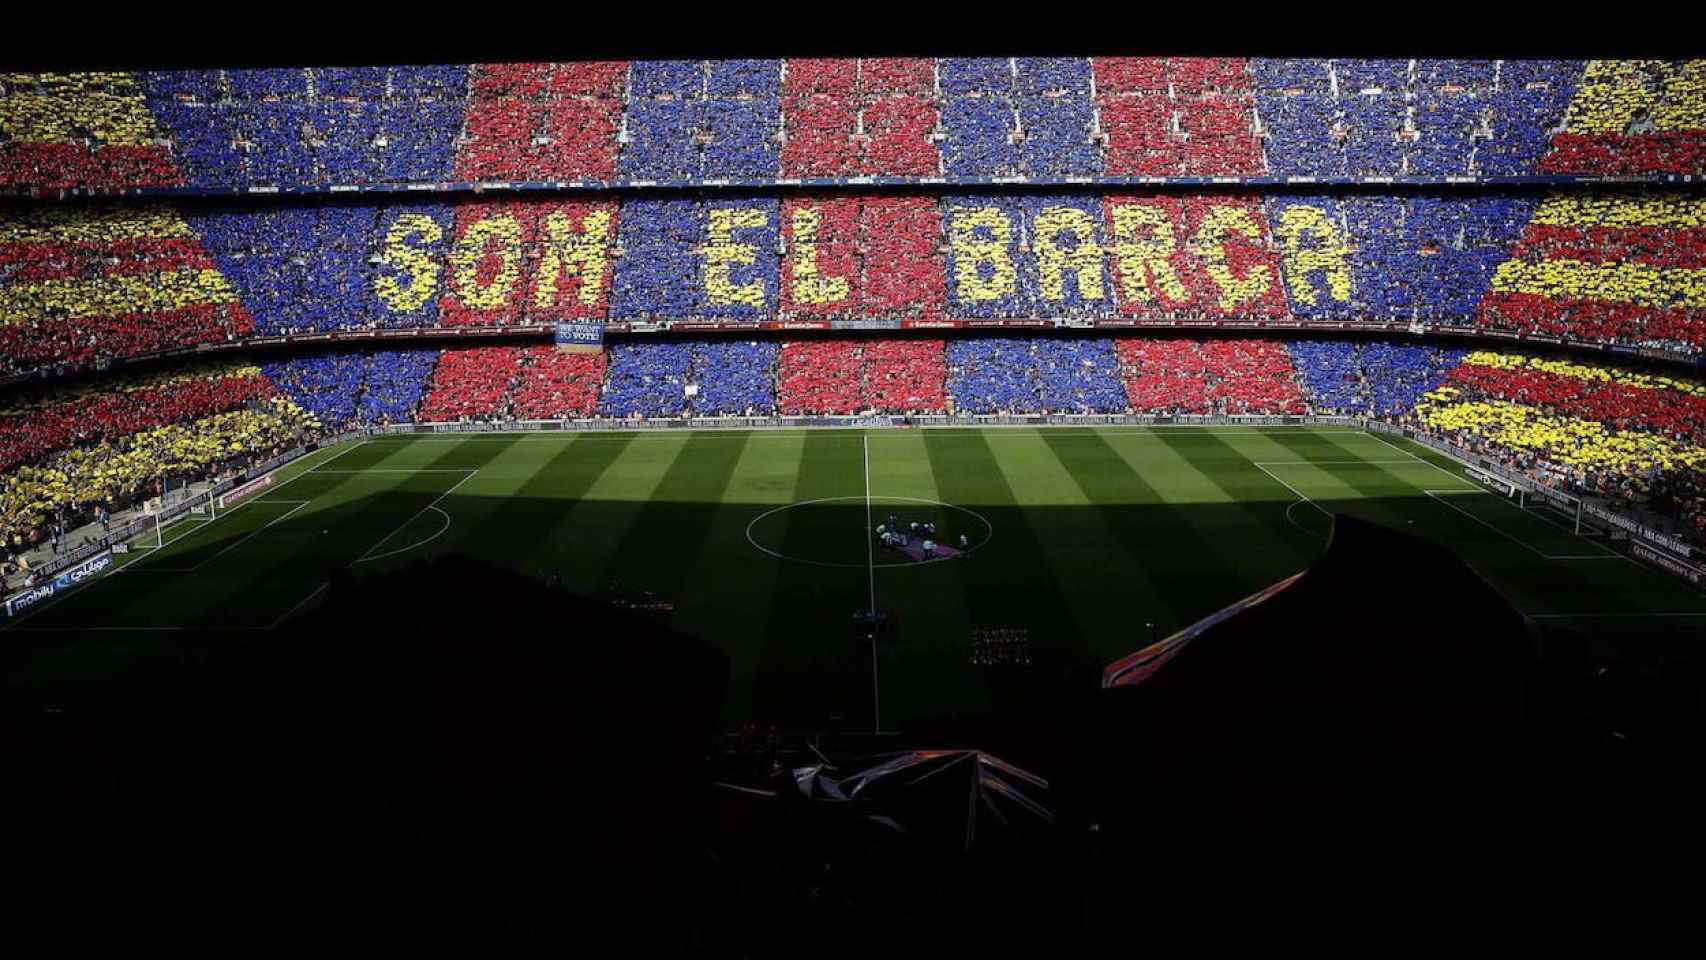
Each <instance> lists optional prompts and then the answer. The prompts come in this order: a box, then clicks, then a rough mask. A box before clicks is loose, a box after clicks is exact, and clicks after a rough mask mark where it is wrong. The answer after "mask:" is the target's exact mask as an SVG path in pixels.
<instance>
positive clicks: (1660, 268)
mask: <svg viewBox="0 0 1706 960" xmlns="http://www.w3.org/2000/svg"><path fill="white" fill-rule="evenodd" d="M1500 260H1501V262H1500V264H1499V266H1498V268H1497V273H1496V274H1494V275H1493V277H1492V279H1491V284H1490V289H1489V290H1488V292H1487V295H1486V298H1485V299H1484V300H1483V301H1482V303H1481V310H1480V313H1479V316H1478V317H1477V320H1478V322H1479V323H1480V324H1482V325H1484V326H1489V327H1497V328H1501V329H1507V330H1519V331H1523V332H1526V333H1539V334H1545V335H1551V336H1559V337H1572V338H1575V339H1578V340H1590V341H1600V342H1606V343H1622V344H1629V345H1633V346H1641V347H1651V348H1657V349H1663V350H1674V351H1678V352H1683V353H1699V352H1700V351H1701V350H1702V349H1703V348H1706V280H1702V279H1701V270H1702V268H1703V267H1706V200H1703V199H1701V198H1700V197H1699V196H1698V195H1695V194H1688V193H1641V194H1635V193H1595V194H1591V195H1578V194H1555V195H1553V196H1549V197H1547V198H1546V199H1545V200H1544V201H1543V202H1542V203H1540V205H1539V207H1538V209H1537V210H1536V211H1535V213H1534V216H1533V218H1532V222H1530V223H1529V224H1528V225H1527V227H1526V229H1524V230H1523V231H1522V233H1521V235H1520V237H1519V238H1518V239H1517V242H1516V244H1515V246H1514V249H1513V250H1512V251H1511V252H1510V254H1509V256H1508V258H1500Z"/></svg>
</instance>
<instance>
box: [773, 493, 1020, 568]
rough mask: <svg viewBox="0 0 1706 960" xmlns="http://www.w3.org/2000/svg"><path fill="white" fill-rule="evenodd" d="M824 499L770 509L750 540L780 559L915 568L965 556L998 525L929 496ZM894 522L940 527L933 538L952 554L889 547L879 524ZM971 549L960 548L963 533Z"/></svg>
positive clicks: (906, 530) (822, 564)
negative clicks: (920, 553)
mask: <svg viewBox="0 0 1706 960" xmlns="http://www.w3.org/2000/svg"><path fill="white" fill-rule="evenodd" d="M866 501H867V498H866V497H862V496H860V497H824V498H821V499H817V500H803V501H801V502H799V503H790V504H787V505H786V506H781V507H775V508H773V509H770V510H766V511H764V512H763V513H761V514H759V515H758V516H756V517H754V518H753V520H752V522H751V523H750V524H748V525H747V528H746V539H747V540H748V541H749V542H750V543H751V544H752V545H753V547H755V548H757V549H758V550H759V551H760V552H762V553H766V554H769V555H770V556H772V557H775V558H776V559H778V560H788V561H792V562H794V563H806V564H811V565H813V566H819V567H859V568H863V567H864V566H865V565H866V564H867V563H869V564H870V565H871V566H874V567H912V566H919V565H922V564H926V563H941V562H944V561H948V560H954V559H960V558H962V557H966V556H969V555H971V554H973V553H976V552H977V549H978V548H979V547H981V546H983V545H984V544H985V543H987V542H989V538H990V537H991V536H993V535H994V533H995V527H994V526H993V525H992V524H991V523H990V522H989V520H988V518H986V517H985V516H984V515H983V514H981V513H978V512H977V511H976V510H973V509H971V508H969V507H962V506H959V505H957V504H952V503H944V502H943V501H940V500H931V499H927V498H923V497H890V496H872V497H870V498H869V508H868V509H867V504H866ZM891 521H892V522H893V523H894V524H895V525H896V526H897V527H898V528H899V529H900V530H901V531H902V532H903V533H907V534H908V536H910V535H911V533H910V531H911V526H912V524H914V523H918V524H932V525H934V529H935V531H936V532H935V534H934V535H933V536H932V537H931V539H933V540H934V541H936V542H937V543H940V544H941V545H942V546H943V547H944V548H947V550H946V552H945V553H944V554H942V555H939V556H936V557H934V558H932V559H928V560H925V559H919V558H917V556H916V551H911V552H902V551H901V550H897V549H893V548H890V547H885V546H883V545H882V544H881V543H879V542H878V541H877V529H876V528H877V527H878V526H888V525H889V524H890V523H891ZM961 536H964V537H965V542H966V547H965V549H964V550H963V551H961V550H960V546H959V545H960V537H961Z"/></svg>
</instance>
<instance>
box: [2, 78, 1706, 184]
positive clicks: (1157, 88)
mask: <svg viewBox="0 0 1706 960" xmlns="http://www.w3.org/2000/svg"><path fill="white" fill-rule="evenodd" d="M1703 162H1706V61H1701V60H1689V61H1663V60H1589V61H1583V60H1425V59H1424V60H1323V59H1263V58H1255V59H1245V58H1231V57H1228V58H1194V57H1170V58H1169V57H1015V58H1007V57H992V58H962V57H943V58H912V59H899V58H878V59H863V60H858V59H838V60H813V59H785V60H782V59H776V60H705V61H698V60H678V61H645V60H637V61H632V62H629V61H608V62H591V63H511V64H462V65H440V66H408V67H339V68H318V69H260V70H164V71H157V70H150V71H138V72H112V73H63V74H21V73H11V74H5V75H0V185H4V186H10V187H17V188H34V189H48V190H54V189H67V188H84V189H87V188H97V189H109V190H110V189H123V188H132V189H134V188H155V187H172V186H192V187H199V188H204V189H218V188H233V187H268V188H287V189H289V188H316V187H317V188H325V187H328V186H333V185H337V186H346V187H347V186H357V187H359V186H372V185H404V184H422V183H438V182H468V181H488V182H489V181H499V182H503V181H598V182H613V181H615V182H622V183H633V182H636V181H637V182H640V183H650V182H658V181H662V182H691V181H695V180H704V179H733V180H741V181H759V182H769V181H774V180H778V179H787V178H805V177H828V178H847V177H882V178H898V179H904V180H914V181H916V180H918V179H920V178H932V177H955V178H965V179H974V180H975V179H986V180H987V179H992V178H1013V177H1027V178H1035V179H1042V180H1048V179H1058V178H1064V177H1099V176H1110V177H1119V176H1127V177H1131V176H1139V177H1169V176H1192V177H1212V176H1230V177H1261V176H1281V177H1283V176H1310V177H1323V178H1332V177H1398V176H1414V177H1447V176H1457V177H1508V176H1524V175H1537V174H1548V173H1572V174H1651V173H1693V172H1699V171H1700V170H1701V168H1702V163H1703Z"/></svg>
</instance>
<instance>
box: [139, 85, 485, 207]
mask: <svg viewBox="0 0 1706 960" xmlns="http://www.w3.org/2000/svg"><path fill="white" fill-rule="evenodd" d="M467 73H468V68H467V67H465V66H434V67H350V68H327V69H314V70H305V69H300V70H298V69H292V70H284V69H264V70H184V71H148V72H145V73H143V74H142V75H141V82H142V87H143V92H144V95H145V96H146V98H147V101H148V106H149V109H150V110H152V111H153V113H154V116H155V118H156V119H157V120H158V121H159V122H160V123H161V125H162V126H163V127H164V129H165V131H166V132H167V133H168V134H169V135H170V137H171V139H172V142H173V156H174V157H175V159H176V160H177V162H178V164H179V166H180V168H181V169H182V171H183V172H184V174H185V177H186V179H187V180H188V181H189V182H190V183H192V184H195V185H198V186H240V185H251V184H259V185H273V186H284V187H292V186H303V185H316V184H343V183H353V184H362V183H375V182H442V181H446V180H449V179H451V173H452V170H453V167H454V161H455V150H456V137H457V134H458V133H459V132H460V131H461V129H462V117H463V112H464V110H465V101H464V97H465V95H466V84H467Z"/></svg>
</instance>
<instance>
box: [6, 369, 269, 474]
mask: <svg viewBox="0 0 1706 960" xmlns="http://www.w3.org/2000/svg"><path fill="white" fill-rule="evenodd" d="M275 392H276V388H275V387H274V386H273V385H272V384H271V383H270V382H268V381H267V379H266V378H265V377H263V376H261V371H260V369H259V368H258V367H254V366H250V365H246V364H236V363H222V364H201V365H197V366H193V367H181V366H180V367H178V368H175V369H171V370H167V371H165V372H161V373H155V374H149V375H146V376H133V377H122V378H118V379H117V380H116V381H107V382H90V383H83V384H78V385H76V386H73V387H69V388H65V387H59V388H51V387H37V388H33V389H30V390H27V391H24V392H21V393H16V394H13V395H10V396H8V397H7V398H6V400H5V402H6V406H5V407H4V408H0V472H4V471H6V470H10V469H12V468H13V467H16V466H18V465H20V464H25V463H30V462H32V461H35V460H38V459H40V458H42V457H43V456H46V455H47V454H49V453H51V452H53V451H56V450H62V449H65V448H67V447H72V446H78V445H81V444H86V443H93V442H97V441H101V440H117V439H120V438H122V437H125V436H129V435H130V434H133V433H139V432H141V431H143V430H146V429H149V428H151V427H157V426H160V425H162V424H167V423H176V422H181V421H186V420H193V419H197V418H199V417H203V416H207V415H209V414H213V413H218V412H220V411H222V410H231V409H234V408H236V407H241V406H243V405H245V404H247V403H250V402H252V401H256V400H263V399H265V398H267V397H270V396H272V395H273V394H274V393H275Z"/></svg>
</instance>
